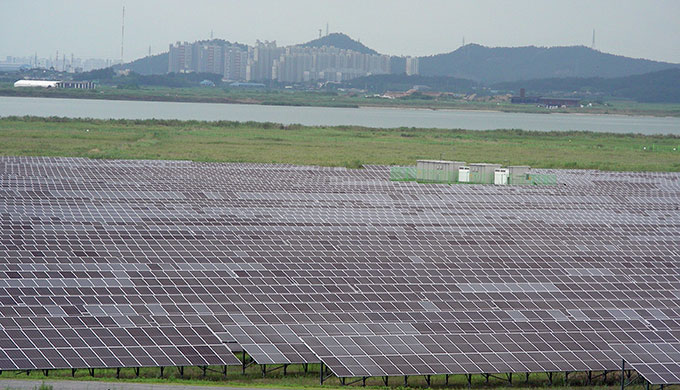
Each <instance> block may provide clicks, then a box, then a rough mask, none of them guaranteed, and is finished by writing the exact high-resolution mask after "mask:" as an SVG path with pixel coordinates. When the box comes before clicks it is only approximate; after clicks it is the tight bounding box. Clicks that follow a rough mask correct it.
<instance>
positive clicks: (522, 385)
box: [0, 364, 677, 390]
mask: <svg viewBox="0 0 680 390" xmlns="http://www.w3.org/2000/svg"><path fill="white" fill-rule="evenodd" d="M267 367H268V368H273V367H272V366H267ZM159 374H160V370H159V369H158V368H142V369H140V375H139V377H135V373H134V370H133V369H131V368H129V369H122V370H121V372H120V379H116V377H115V375H116V370H115V369H98V370H95V375H94V376H93V377H92V376H90V374H89V372H88V371H87V370H78V371H76V374H75V376H74V377H72V376H71V370H52V371H50V372H49V376H45V375H43V373H42V372H40V371H31V372H30V374H29V375H26V374H25V372H19V373H14V372H6V373H4V374H3V375H2V376H0V387H1V386H2V379H25V380H38V381H48V380H64V381H69V380H78V381H115V382H134V383H148V384H175V385H195V386H231V387H253V388H297V389H301V388H304V389H320V388H323V389H337V388H342V387H343V386H342V385H341V383H340V381H339V380H338V378H335V377H331V378H329V379H327V380H326V381H325V382H324V385H323V386H321V385H320V383H319V365H318V364H310V365H309V371H308V373H307V374H305V373H304V371H303V367H302V365H295V364H293V365H290V366H289V367H288V372H287V375H286V376H283V374H282V371H281V370H280V369H279V370H276V371H273V372H269V373H267V374H266V376H265V377H263V376H262V373H261V369H260V366H257V365H254V366H250V367H249V368H248V369H247V370H246V374H245V375H243V374H242V373H241V367H239V366H236V367H233V366H230V367H229V368H228V369H227V376H226V378H225V377H224V376H223V374H222V372H221V367H210V369H209V370H208V371H207V373H206V374H207V375H206V376H205V377H203V371H202V370H201V369H200V368H198V367H186V368H185V371H184V377H183V378H180V377H179V376H178V370H177V369H176V368H175V367H166V368H165V372H164V375H163V378H160V377H159ZM598 374H601V373H600V372H594V373H593V377H596V376H597V375H598ZM496 376H497V377H499V378H493V377H491V378H490V379H489V383H488V384H487V383H486V379H485V378H484V377H483V376H482V375H473V376H472V388H476V389H479V388H486V389H495V390H505V389H515V390H517V389H530V388H543V387H548V386H549V382H548V376H547V374H544V373H535V374H531V375H530V376H529V381H528V382H525V375H524V374H515V375H514V376H513V384H512V386H509V383H508V382H507V380H503V379H501V378H505V377H506V376H505V375H496ZM635 377H636V376H635V374H634V373H633V376H632V378H635ZM619 378H620V377H619V373H618V372H612V373H609V374H608V376H607V380H606V382H605V381H604V380H603V378H602V377H600V378H596V379H594V380H593V384H592V385H590V386H586V385H585V383H586V374H585V373H583V372H575V373H570V374H569V382H568V383H565V376H564V373H555V374H554V375H553V385H552V386H550V388H551V389H555V390H566V389H574V388H578V389H583V390H585V389H612V388H615V387H616V386H620V379H619ZM356 379H361V378H348V379H347V383H349V382H351V381H352V380H356ZM403 381H404V379H403V377H390V378H389V383H388V384H389V386H385V384H384V383H383V380H382V378H380V377H378V378H373V377H372V378H367V380H366V386H367V387H369V388H372V389H383V390H387V389H389V390H392V389H402V388H404V386H403ZM353 386H354V387H361V382H359V383H356V384H354V385H353ZM408 387H410V388H426V387H427V383H426V381H425V377H423V376H409V378H408ZM431 387H432V388H447V387H449V388H459V389H463V388H467V379H466V377H465V376H463V375H451V376H450V377H449V384H448V386H446V385H445V377H444V376H443V375H433V376H432V377H431ZM642 388H643V386H642V384H641V382H636V383H635V384H634V385H631V386H629V387H627V389H638V390H639V389H642ZM676 388H677V386H676ZM671 389H672V387H671Z"/></svg>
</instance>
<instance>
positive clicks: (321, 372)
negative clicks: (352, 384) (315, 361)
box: [319, 362, 333, 385]
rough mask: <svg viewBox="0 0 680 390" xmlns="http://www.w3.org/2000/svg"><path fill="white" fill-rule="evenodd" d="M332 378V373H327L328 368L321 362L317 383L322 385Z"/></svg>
mask: <svg viewBox="0 0 680 390" xmlns="http://www.w3.org/2000/svg"><path fill="white" fill-rule="evenodd" d="M331 376H333V373H332V372H331V373H328V367H327V366H326V365H325V364H323V362H321V364H320V367H319V382H320V383H321V385H323V382H324V381H325V380H326V379H328V378H330V377H331Z"/></svg>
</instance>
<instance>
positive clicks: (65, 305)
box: [0, 157, 680, 384]
mask: <svg viewBox="0 0 680 390" xmlns="http://www.w3.org/2000/svg"><path fill="white" fill-rule="evenodd" d="M551 173H555V174H556V175H557V177H558V185H557V186H540V187H533V186H532V187H503V186H491V185H486V186H484V185H436V184H417V183H407V182H390V181H389V180H388V175H389V172H388V169H387V168H386V167H375V166H371V167H366V169H362V170H347V169H344V168H320V167H301V166H287V165H272V164H208V163H193V162H184V161H115V160H112V161H104V160H87V159H77V158H29V157H2V158H0V369H2V370H12V369H50V368H67V367H69V368H81V367H83V368H86V367H87V368H97V367H139V366H170V365H176V366H182V365H218V364H219V365H223V364H224V365H228V364H240V362H239V360H238V359H237V358H236V357H235V355H234V353H233V351H235V350H239V349H243V350H245V351H246V352H247V353H248V354H249V355H250V356H251V357H253V359H254V360H255V361H256V362H257V363H259V364H290V363H303V362H319V361H322V362H323V363H325V364H326V365H327V366H328V367H329V368H330V369H331V370H332V371H333V373H334V374H336V375H337V376H341V377H363V376H386V375H416V374H418V375H430V374H456V373H466V374H473V373H491V374H493V373H506V372H555V371H579V370H583V371H586V370H617V369H620V367H621V361H622V360H624V359H625V360H626V363H627V365H628V366H630V367H632V368H634V369H635V370H637V371H638V372H639V373H640V374H641V375H643V376H644V377H645V378H646V379H648V380H649V381H650V382H652V383H655V384H670V383H680V366H679V365H678V363H679V362H680V355H679V354H680V348H679V347H678V346H679V345H680V279H679V278H680V276H679V274H680V253H679V252H680V212H678V208H679V207H680V196H679V195H680V175H679V174H676V173H626V172H619V173H612V172H599V171H551Z"/></svg>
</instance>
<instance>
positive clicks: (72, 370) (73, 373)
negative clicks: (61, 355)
mask: <svg viewBox="0 0 680 390" xmlns="http://www.w3.org/2000/svg"><path fill="white" fill-rule="evenodd" d="M77 370H78V369H77V368H72V369H71V376H72V377H73V378H75V377H76V371H77Z"/></svg>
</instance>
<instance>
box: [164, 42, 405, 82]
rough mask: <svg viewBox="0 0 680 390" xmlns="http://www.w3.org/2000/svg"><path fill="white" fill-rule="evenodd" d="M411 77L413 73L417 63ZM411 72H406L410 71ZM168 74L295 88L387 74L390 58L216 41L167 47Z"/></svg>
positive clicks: (265, 44)
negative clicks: (199, 74) (194, 74)
mask: <svg viewBox="0 0 680 390" xmlns="http://www.w3.org/2000/svg"><path fill="white" fill-rule="evenodd" d="M413 60H416V62H415V65H413V64H412V65H411V68H413V66H415V69H416V70H415V72H417V59H413ZM411 68H410V69H411ZM168 71H169V72H207V73H217V74H222V75H224V78H225V79H227V80H235V81H241V80H248V81H267V80H276V81H279V82H282V83H299V82H305V81H314V80H319V81H333V82H340V81H345V80H349V79H353V78H357V77H362V76H368V75H374V74H385V73H390V57H389V56H386V55H378V54H364V53H360V52H357V51H353V50H345V49H338V48H336V47H330V46H323V47H305V46H288V47H277V46H276V42H275V41H272V42H270V41H264V42H261V41H257V45H255V46H251V47H248V49H247V51H246V50H245V49H244V48H243V47H242V46H239V45H231V44H218V43H216V41H210V42H196V43H193V44H188V43H186V42H185V43H183V44H182V43H179V42H178V43H176V44H175V45H170V56H169V64H168Z"/></svg>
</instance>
